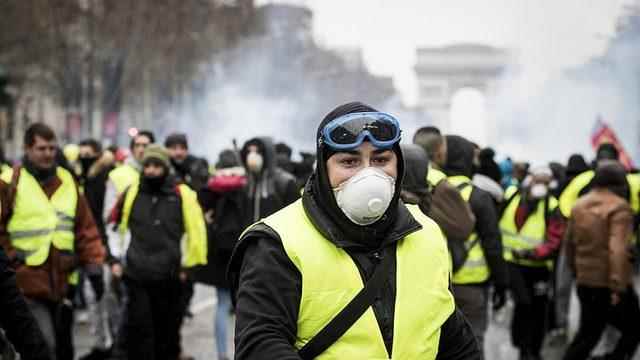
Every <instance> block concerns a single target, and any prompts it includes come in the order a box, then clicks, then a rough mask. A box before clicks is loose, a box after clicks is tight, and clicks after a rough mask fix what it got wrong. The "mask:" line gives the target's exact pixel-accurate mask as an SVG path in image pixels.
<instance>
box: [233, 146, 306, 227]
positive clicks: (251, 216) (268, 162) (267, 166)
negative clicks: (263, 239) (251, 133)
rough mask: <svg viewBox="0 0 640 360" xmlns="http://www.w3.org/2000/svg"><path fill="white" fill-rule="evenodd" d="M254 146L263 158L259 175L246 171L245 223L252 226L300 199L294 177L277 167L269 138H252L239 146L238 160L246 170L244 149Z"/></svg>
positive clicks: (246, 152)
mask: <svg viewBox="0 0 640 360" xmlns="http://www.w3.org/2000/svg"><path fill="white" fill-rule="evenodd" d="M251 144H254V145H257V146H258V148H259V149H260V153H261V155H262V157H263V160H264V163H263V169H262V171H261V172H260V173H259V174H252V173H251V172H250V171H249V170H248V169H247V174H248V175H247V176H248V179H249V183H248V184H247V188H246V190H247V198H248V203H247V206H246V210H247V214H246V219H247V223H253V222H255V221H257V220H259V219H261V218H264V217H267V216H269V215H271V214H273V213H275V212H276V211H278V210H280V209H282V208H283V207H285V206H287V205H289V204H291V203H293V202H294V201H296V200H297V199H298V198H299V197H300V192H299V189H298V186H297V184H296V178H295V177H294V176H293V175H291V174H289V173H288V172H286V171H284V170H283V169H281V168H279V167H278V166H277V159H276V153H275V147H274V145H273V142H272V141H271V139H270V138H266V137H261V138H254V139H251V140H249V141H247V143H246V144H245V145H244V146H243V148H242V151H241V158H242V161H243V164H244V165H245V168H246V159H247V154H248V150H247V148H248V146H249V145H251Z"/></svg>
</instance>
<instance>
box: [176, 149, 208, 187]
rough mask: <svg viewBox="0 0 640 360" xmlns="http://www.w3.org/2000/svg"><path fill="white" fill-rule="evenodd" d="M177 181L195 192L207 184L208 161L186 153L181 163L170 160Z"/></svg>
mask: <svg viewBox="0 0 640 360" xmlns="http://www.w3.org/2000/svg"><path fill="white" fill-rule="evenodd" d="M171 164H172V165H173V169H174V170H175V176H176V179H177V181H178V182H181V183H185V184H187V185H189V186H190V187H191V188H192V189H193V190H195V191H196V192H198V191H200V190H202V189H203V188H204V187H205V186H207V181H208V180H209V163H208V162H207V160H206V159H203V158H199V157H195V156H193V155H187V158H186V159H184V161H183V162H182V163H179V164H178V163H176V162H174V161H171Z"/></svg>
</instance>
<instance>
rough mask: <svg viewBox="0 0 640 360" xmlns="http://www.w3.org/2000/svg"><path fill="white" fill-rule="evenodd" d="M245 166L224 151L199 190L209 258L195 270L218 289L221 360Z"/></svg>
mask: <svg viewBox="0 0 640 360" xmlns="http://www.w3.org/2000/svg"><path fill="white" fill-rule="evenodd" d="M246 185H247V177H246V173H245V169H244V167H243V166H242V164H240V157H239V156H238V154H237V152H236V151H234V150H230V149H229V150H224V151H222V152H221V153H220V156H219V160H218V162H217V163H216V173H215V175H214V176H213V177H212V178H211V179H210V180H209V184H208V186H207V188H206V189H205V190H204V191H202V192H201V193H200V199H201V203H202V208H203V211H205V218H206V220H207V224H208V229H209V252H208V256H209V261H208V263H207V265H206V266H204V267H201V268H199V269H198V271H197V272H196V280H197V281H199V282H203V283H205V284H207V285H212V286H215V288H216V299H217V301H216V313H215V321H214V327H215V331H214V334H215V344H216V351H217V353H218V359H220V360H228V359H229V358H230V357H229V354H230V352H229V351H228V347H229V346H228V344H229V334H230V333H231V331H230V330H231V329H230V327H231V322H230V320H231V319H230V318H231V314H232V308H231V292H230V287H229V282H228V281H227V278H226V273H227V267H228V266H229V259H231V254H232V252H233V248H234V247H235V245H236V242H237V241H238V238H239V237H240V234H242V230H244V228H245V227H246V224H244V222H243V221H242V220H243V214H244V206H245V205H246V203H247V201H246V197H247V194H246V192H245V189H244V187H245V186H246Z"/></svg>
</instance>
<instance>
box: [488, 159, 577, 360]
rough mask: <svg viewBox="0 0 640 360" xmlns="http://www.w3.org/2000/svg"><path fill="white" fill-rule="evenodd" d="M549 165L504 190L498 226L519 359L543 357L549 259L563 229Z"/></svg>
mask: <svg viewBox="0 0 640 360" xmlns="http://www.w3.org/2000/svg"><path fill="white" fill-rule="evenodd" d="M551 181H552V173H551V169H549V168H548V167H541V168H535V169H533V170H532V171H531V174H530V175H529V176H528V177H527V178H525V180H524V182H523V184H522V186H521V187H520V188H518V187H515V186H512V187H509V188H508V189H507V191H506V193H505V203H504V205H503V211H502V217H501V220H500V231H501V232H502V244H503V249H504V258H505V260H506V261H507V264H508V266H509V280H510V288H511V294H512V297H513V300H514V302H515V308H514V310H513V319H512V322H511V341H512V343H513V345H514V346H515V347H517V348H518V349H519V351H520V359H522V360H535V359H541V357H540V351H541V349H542V343H543V340H544V336H545V331H546V326H547V319H548V318H547V310H548V305H549V303H548V299H549V295H550V294H551V284H552V283H551V281H550V280H551V272H550V269H551V268H552V266H553V258H554V257H555V256H556V255H557V252H558V249H559V248H560V243H561V240H562V236H563V234H564V229H565V222H564V217H563V216H562V214H561V213H560V210H559V209H558V200H557V199H556V198H555V197H554V196H553V195H550V193H549V184H550V183H551Z"/></svg>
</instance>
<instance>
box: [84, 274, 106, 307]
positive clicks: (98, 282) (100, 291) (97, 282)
mask: <svg viewBox="0 0 640 360" xmlns="http://www.w3.org/2000/svg"><path fill="white" fill-rule="evenodd" d="M88 277H89V282H90V283H91V287H92V288H93V292H94V293H95V294H96V302H98V301H100V300H101V299H102V295H104V279H103V277H102V273H99V274H90V275H89V276H88Z"/></svg>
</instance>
